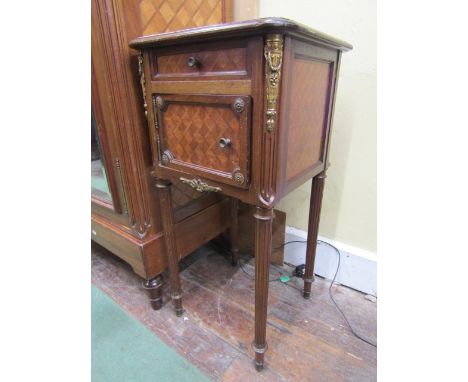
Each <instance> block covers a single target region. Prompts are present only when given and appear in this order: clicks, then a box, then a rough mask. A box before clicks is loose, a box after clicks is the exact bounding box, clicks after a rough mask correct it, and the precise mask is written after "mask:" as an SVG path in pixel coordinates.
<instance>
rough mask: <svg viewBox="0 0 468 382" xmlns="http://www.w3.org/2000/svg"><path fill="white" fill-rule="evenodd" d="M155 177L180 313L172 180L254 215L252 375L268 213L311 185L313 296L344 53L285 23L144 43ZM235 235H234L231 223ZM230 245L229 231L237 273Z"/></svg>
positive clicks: (259, 340) (307, 285) (260, 355)
mask: <svg viewBox="0 0 468 382" xmlns="http://www.w3.org/2000/svg"><path fill="white" fill-rule="evenodd" d="M130 46H131V47H132V48H135V49H139V50H140V52H141V54H140V74H141V85H142V91H143V95H144V103H145V108H146V113H147V118H148V123H149V132H150V136H151V144H152V154H153V167H154V170H153V174H154V176H155V178H156V187H157V188H158V190H159V195H160V202H161V210H162V222H163V229H164V235H165V241H166V246H167V251H168V256H169V259H168V260H169V264H170V265H169V269H170V278H171V295H172V299H173V302H174V306H175V310H176V313H177V314H178V315H180V314H182V311H183V309H182V291H181V288H180V280H179V267H178V262H179V259H180V257H181V255H180V253H179V252H178V248H177V246H176V241H175V239H174V224H173V216H172V208H171V195H170V193H171V191H170V184H171V183H170V181H168V179H169V178H170V177H172V178H173V177H174V176H176V177H177V178H179V179H180V180H181V181H182V182H183V183H185V184H187V185H189V186H191V187H193V188H194V189H196V190H197V191H199V192H218V193H222V194H224V195H227V196H230V197H231V198H232V203H231V212H232V213H231V215H232V219H233V220H234V221H235V218H236V214H237V200H241V201H243V202H244V203H247V204H250V205H253V206H255V207H256V212H255V214H254V217H255V219H256V235H255V247H256V248H255V257H256V258H255V267H256V271H255V339H254V343H253V348H254V351H255V365H256V367H257V369H258V370H260V369H262V368H263V365H264V354H265V351H266V349H267V343H266V319H267V302H268V274H269V264H270V255H271V240H272V238H271V236H272V233H271V232H272V231H271V230H272V219H273V217H274V214H273V207H274V206H275V205H276V204H277V203H278V202H279V200H280V199H281V197H283V196H284V195H286V194H287V193H288V192H290V191H292V190H293V189H295V188H296V187H298V186H299V185H301V184H302V183H304V182H305V181H307V180H308V179H310V178H313V182H312V194H311V200H310V213H309V228H308V242H307V252H306V270H305V276H304V292H303V296H304V297H305V298H308V297H309V296H310V291H311V283H312V278H313V268H314V259H315V247H316V244H317V232H318V223H319V216H320V207H321V201H322V191H323V184H324V178H325V171H326V164H327V153H328V143H329V137H330V127H331V120H332V114H333V103H334V99H335V94H336V83H337V81H336V79H337V76H338V70H339V62H340V56H341V53H342V51H346V50H349V49H351V48H352V46H351V45H349V44H348V43H346V42H344V41H341V40H338V39H335V38H333V37H330V36H327V35H325V34H323V33H320V32H318V31H315V30H313V29H310V28H307V27H305V26H303V25H300V24H297V23H295V22H293V21H290V20H287V19H282V18H268V19H260V20H253V21H246V22H238V23H230V24H220V25H215V26H208V27H201V28H194V29H187V30H184V31H178V32H171V33H163V34H157V35H151V36H144V37H140V38H138V39H136V40H133V41H132V42H131V43H130ZM234 226H235V224H234ZM236 234H237V230H236V229H234V230H231V239H232V242H233V248H232V250H233V256H234V258H233V262H234V263H235V262H236V260H237V259H236V253H237V250H236Z"/></svg>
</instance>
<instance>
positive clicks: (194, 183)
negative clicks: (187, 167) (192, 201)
mask: <svg viewBox="0 0 468 382" xmlns="http://www.w3.org/2000/svg"><path fill="white" fill-rule="evenodd" d="M179 179H180V181H181V182H182V183H184V184H187V185H189V186H190V187H192V188H194V189H195V190H197V191H198V192H221V191H222V190H221V187H214V186H210V185H208V184H206V183H205V182H203V181H202V180H201V179H187V178H183V177H181V178H179Z"/></svg>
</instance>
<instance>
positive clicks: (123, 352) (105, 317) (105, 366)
mask: <svg viewBox="0 0 468 382" xmlns="http://www.w3.org/2000/svg"><path fill="white" fill-rule="evenodd" d="M91 325H92V330H91V332H92V334H91V341H92V342H91V374H92V379H91V380H92V382H107V381H109V382H111V381H112V382H120V381H122V382H124V381H125V382H133V381H135V382H146V381H151V382H154V381H157V382H166V381H174V382H176V381H177V382H184V381H187V382H189V381H190V382H198V381H200V382H205V381H209V379H208V378H207V377H206V376H205V375H204V374H202V372H201V371H200V370H198V369H197V368H196V367H195V366H194V365H192V364H190V363H189V362H188V361H187V360H186V359H185V358H183V357H182V356H180V355H179V354H178V353H177V352H176V351H175V350H173V349H171V348H170V347H168V346H167V345H166V344H165V343H164V342H162V341H161V340H160V339H159V338H158V337H156V336H155V335H154V333H153V332H151V331H150V330H149V329H147V328H146V327H145V326H144V325H143V324H141V323H140V322H139V321H137V320H136V319H134V318H133V317H131V316H130V315H128V314H127V313H126V312H125V311H124V310H122V308H120V306H119V305H118V304H117V303H115V302H114V301H113V300H112V299H111V298H110V297H108V296H107V295H106V294H105V293H104V292H102V291H101V290H99V289H98V288H96V287H95V286H94V285H93V286H92V287H91Z"/></svg>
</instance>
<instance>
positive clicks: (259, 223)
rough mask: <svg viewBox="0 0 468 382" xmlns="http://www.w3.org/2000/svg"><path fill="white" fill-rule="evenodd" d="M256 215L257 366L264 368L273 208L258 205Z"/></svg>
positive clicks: (255, 347)
mask: <svg viewBox="0 0 468 382" xmlns="http://www.w3.org/2000/svg"><path fill="white" fill-rule="evenodd" d="M254 217H255V219H256V220H255V339H254V343H253V348H254V351H255V368H256V369H257V371H260V370H262V369H263V365H264V357H265V352H266V350H267V342H266V323H267V311H268V282H269V280H268V279H269V269H270V256H271V227H272V220H273V218H274V214H273V209H266V208H261V207H257V209H256V212H255V214H254Z"/></svg>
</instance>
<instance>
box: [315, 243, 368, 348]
mask: <svg viewBox="0 0 468 382" xmlns="http://www.w3.org/2000/svg"><path fill="white" fill-rule="evenodd" d="M317 242H319V243H322V244H326V245H328V246H329V247H331V248H333V249H334V250H335V252H336V253H337V254H338V266H337V267H336V271H335V275H334V276H333V280H332V282H331V283H330V287H329V288H328V294H329V295H330V299H331V300H332V301H333V303H334V304H335V307H336V309H338V311H339V312H340V313H341V315H342V316H343V318H344V320H345V321H346V324H348V327H349V330H351V333H353V334H354V336H355V337H357V338H359V339H360V340H361V341H364V342H365V343H367V344H369V345H371V346H373V347H375V348H376V347H377V344H374V343H373V342H371V341H369V340H368V339H366V338H364V337H361V336H360V335H359V334H357V333H356V332H355V331H354V329H353V327H352V326H351V324H350V323H349V321H348V318H347V317H346V315H345V314H344V312H343V311H342V310H341V308H340V307H339V306H338V304H337V302H336V301H335V299H334V298H333V294H332V287H333V284H334V283H335V280H336V276H337V275H338V271H339V270H340V265H341V252H340V251H339V250H338V248H336V247H335V246H334V245H331V244H330V243H327V242H326V241H323V240H317Z"/></svg>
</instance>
